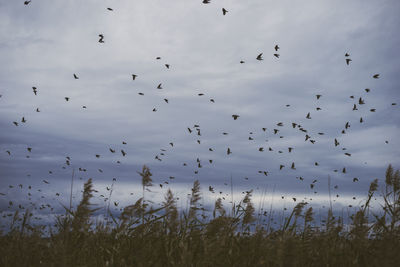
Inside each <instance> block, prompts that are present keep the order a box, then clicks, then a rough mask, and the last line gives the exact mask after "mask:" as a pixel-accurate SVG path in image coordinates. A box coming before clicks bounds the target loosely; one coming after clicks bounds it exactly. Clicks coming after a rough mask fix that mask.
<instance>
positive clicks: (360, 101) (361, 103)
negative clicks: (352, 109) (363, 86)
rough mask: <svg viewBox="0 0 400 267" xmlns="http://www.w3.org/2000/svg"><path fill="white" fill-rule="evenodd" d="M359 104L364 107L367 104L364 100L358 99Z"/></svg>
mask: <svg viewBox="0 0 400 267" xmlns="http://www.w3.org/2000/svg"><path fill="white" fill-rule="evenodd" d="M358 104H359V105H364V104H365V102H364V100H363V99H362V98H361V97H360V98H359V99H358Z"/></svg>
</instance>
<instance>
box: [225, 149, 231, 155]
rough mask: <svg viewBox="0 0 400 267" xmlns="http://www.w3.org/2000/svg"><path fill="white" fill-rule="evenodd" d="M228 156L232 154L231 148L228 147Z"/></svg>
mask: <svg viewBox="0 0 400 267" xmlns="http://www.w3.org/2000/svg"><path fill="white" fill-rule="evenodd" d="M226 154H227V155H229V154H232V152H231V149H230V148H229V147H228V150H227V151H226Z"/></svg>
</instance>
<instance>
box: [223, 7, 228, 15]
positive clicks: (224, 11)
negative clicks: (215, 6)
mask: <svg viewBox="0 0 400 267" xmlns="http://www.w3.org/2000/svg"><path fill="white" fill-rule="evenodd" d="M226 13H228V10H226V9H225V8H222V15H224V16H225V15H226Z"/></svg>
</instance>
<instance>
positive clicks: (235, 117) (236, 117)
mask: <svg viewBox="0 0 400 267" xmlns="http://www.w3.org/2000/svg"><path fill="white" fill-rule="evenodd" d="M239 117H240V116H239V115H236V114H233V115H232V118H233V119H234V120H237V119H238V118H239Z"/></svg>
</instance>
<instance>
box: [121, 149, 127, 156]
mask: <svg viewBox="0 0 400 267" xmlns="http://www.w3.org/2000/svg"><path fill="white" fill-rule="evenodd" d="M121 154H122V156H123V157H125V156H126V152H125V151H124V150H123V149H121Z"/></svg>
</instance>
